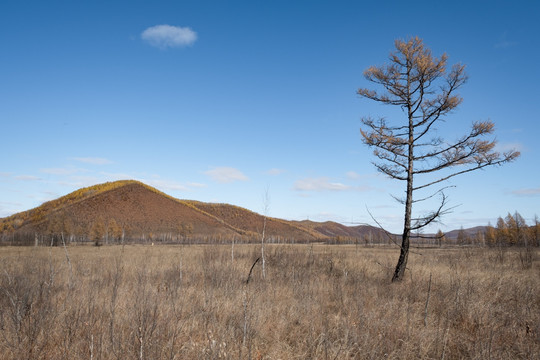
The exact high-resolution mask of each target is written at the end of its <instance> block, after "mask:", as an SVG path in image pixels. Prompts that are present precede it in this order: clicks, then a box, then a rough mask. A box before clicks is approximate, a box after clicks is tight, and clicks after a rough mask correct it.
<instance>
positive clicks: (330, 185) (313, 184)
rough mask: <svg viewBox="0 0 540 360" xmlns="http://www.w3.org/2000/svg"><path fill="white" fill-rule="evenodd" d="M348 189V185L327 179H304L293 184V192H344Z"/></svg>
mask: <svg viewBox="0 0 540 360" xmlns="http://www.w3.org/2000/svg"><path fill="white" fill-rule="evenodd" d="M350 189H351V187H350V186H349V185H345V184H342V183H338V182H330V179H328V178H327V177H320V178H306V179H301V180H297V181H296V182H295V183H294V190H297V191H345V190H350Z"/></svg>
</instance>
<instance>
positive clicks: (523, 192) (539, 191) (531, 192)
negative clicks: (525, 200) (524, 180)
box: [512, 187, 540, 196]
mask: <svg viewBox="0 0 540 360" xmlns="http://www.w3.org/2000/svg"><path fill="white" fill-rule="evenodd" d="M512 194H513V195H517V196H538V195H540V187H538V188H532V189H530V188H529V189H518V190H514V191H512Z"/></svg>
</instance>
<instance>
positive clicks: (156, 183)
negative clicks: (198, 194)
mask: <svg viewBox="0 0 540 360" xmlns="http://www.w3.org/2000/svg"><path fill="white" fill-rule="evenodd" d="M141 181H142V182H143V183H145V184H148V185H150V186H153V187H155V188H157V189H159V190H162V191H170V190H176V191H178V190H179V191H187V190H188V188H187V186H186V185H184V184H181V183H178V182H176V181H171V180H161V179H152V180H146V181H145V180H141Z"/></svg>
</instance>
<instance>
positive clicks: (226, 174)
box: [204, 166, 249, 183]
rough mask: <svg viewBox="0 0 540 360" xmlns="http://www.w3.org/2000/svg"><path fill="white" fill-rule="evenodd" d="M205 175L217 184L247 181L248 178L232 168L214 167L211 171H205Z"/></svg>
mask: <svg viewBox="0 0 540 360" xmlns="http://www.w3.org/2000/svg"><path fill="white" fill-rule="evenodd" d="M204 174H205V175H208V176H210V178H211V179H212V180H214V181H216V182H218V183H231V182H235V181H247V180H249V178H248V177H247V176H246V175H244V174H243V173H242V172H241V171H240V170H238V169H235V168H232V167H225V166H222V167H216V168H213V169H211V170H208V171H205V172H204Z"/></svg>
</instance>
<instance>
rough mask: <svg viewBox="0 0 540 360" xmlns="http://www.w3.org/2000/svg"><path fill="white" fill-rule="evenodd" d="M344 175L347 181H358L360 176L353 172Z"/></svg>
mask: <svg viewBox="0 0 540 360" xmlns="http://www.w3.org/2000/svg"><path fill="white" fill-rule="evenodd" d="M346 175H347V177H348V178H349V179H355V180H356V179H360V174H358V173H356V172H354V171H348V172H347V174H346Z"/></svg>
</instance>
